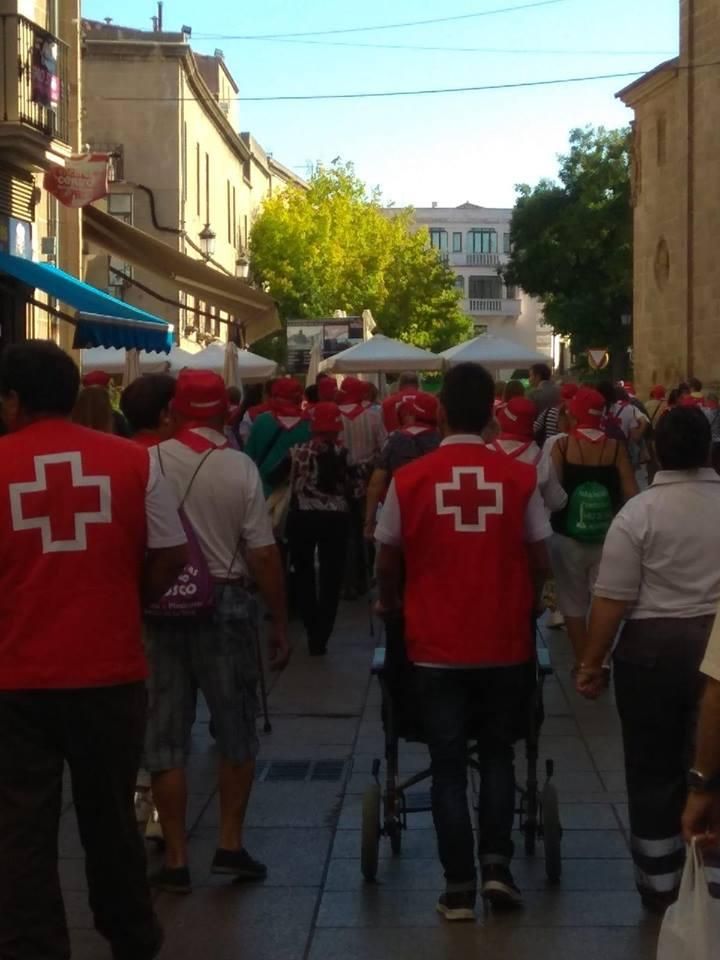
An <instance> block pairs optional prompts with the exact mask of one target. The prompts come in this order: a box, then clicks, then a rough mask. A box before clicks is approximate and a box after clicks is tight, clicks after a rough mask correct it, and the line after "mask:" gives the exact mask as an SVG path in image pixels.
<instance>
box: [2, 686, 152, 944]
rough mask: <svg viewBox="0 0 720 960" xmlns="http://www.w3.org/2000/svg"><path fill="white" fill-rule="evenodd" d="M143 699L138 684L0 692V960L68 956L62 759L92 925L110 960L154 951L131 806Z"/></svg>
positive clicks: (140, 848) (142, 725)
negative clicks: (61, 873) (61, 872)
mask: <svg viewBox="0 0 720 960" xmlns="http://www.w3.org/2000/svg"><path fill="white" fill-rule="evenodd" d="M145 702H146V694H145V687H144V684H142V683H136V684H128V685H124V686H117V687H102V688H92V689H83V690H38V691H20V692H8V691H4V692H0V960H67V958H68V957H70V942H69V938H68V931H67V925H66V920H65V910H64V907H63V900H62V894H61V890H60V881H59V877H58V826H59V820H60V810H61V805H62V781H63V767H64V764H65V763H67V766H68V768H69V772H70V778H71V782H72V792H73V800H74V803H75V811H76V814H77V821H78V827H79V831H80V839H81V841H82V845H83V848H84V850H85V870H86V875H87V883H88V890H89V901H90V908H91V910H92V912H93V915H94V918H95V926H96V928H97V930H98V932H99V933H100V934H102V936H104V937H105V938H106V939H107V940H109V941H110V944H111V946H112V951H113V957H114V958H115V960H146V958H147V960H149V958H151V957H154V956H155V955H156V954H157V953H158V951H159V949H160V944H161V940H162V935H161V931H160V928H159V926H158V923H157V921H156V919H155V915H154V912H153V907H152V902H151V899H150V892H149V888H148V885H147V880H146V874H145V870H146V866H145V850H144V846H143V843H142V840H141V838H140V835H139V833H138V830H137V826H136V824H135V811H134V807H133V792H134V789H135V778H136V775H137V770H138V767H139V763H140V754H141V750H142V744H143V735H144V729H145Z"/></svg>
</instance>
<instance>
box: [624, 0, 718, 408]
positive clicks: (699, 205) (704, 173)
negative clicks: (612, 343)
mask: <svg viewBox="0 0 720 960" xmlns="http://www.w3.org/2000/svg"><path fill="white" fill-rule="evenodd" d="M618 96H619V97H620V99H622V101H623V102H624V103H626V104H627V105H628V106H629V107H631V108H632V109H633V110H634V112H635V121H634V156H633V201H634V207H635V216H634V222H635V241H634V258H635V262H634V288H635V289H634V309H633V323H634V337H633V339H634V346H633V359H634V365H635V379H636V381H637V383H638V385H639V389H640V390H641V392H642V391H646V390H648V389H649V387H650V386H651V385H652V384H653V383H664V384H667V385H670V384H673V383H676V382H677V381H678V380H680V379H682V378H683V377H685V376H689V375H695V376H698V377H700V379H701V380H703V381H705V382H708V383H712V382H718V381H720V324H719V323H718V321H719V320H720V316H719V314H720V270H718V266H717V258H718V249H719V248H720V176H718V170H719V169H720V123H718V104H719V103H720V3H718V0H681V3H680V55H679V57H677V58H675V59H673V60H670V61H667V62H666V63H663V64H661V65H660V66H658V67H657V68H656V69H655V70H652V71H651V72H650V73H648V74H646V75H645V76H644V77H641V78H640V79H639V80H638V81H636V82H635V83H633V84H631V85H630V86H628V87H626V88H625V89H624V90H622V91H621V92H620V93H619V94H618Z"/></svg>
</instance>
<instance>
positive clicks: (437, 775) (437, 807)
mask: <svg viewBox="0 0 720 960" xmlns="http://www.w3.org/2000/svg"><path fill="white" fill-rule="evenodd" d="M415 675H416V684H417V687H416V689H417V694H418V709H419V712H420V718H421V723H422V728H423V733H424V739H425V740H426V741H427V744H428V748H429V750H430V761H431V769H432V808H433V821H434V823H435V831H436V833H437V838H438V850H439V854H440V861H441V863H442V865H443V868H444V870H445V879H446V880H447V883H448V888H449V889H455V890H464V889H465V890H466V889H473V890H474V889H475V885H476V873H475V855H474V851H473V832H472V822H471V819H470V810H469V807H468V798H467V757H468V739H469V738H470V737H472V738H473V739H475V738H477V741H478V761H479V764H480V778H481V791H480V807H479V812H478V854H479V857H480V863H481V865H489V864H492V863H503V864H507V863H509V862H510V860H511V859H512V855H513V843H512V828H513V822H514V818H515V770H514V746H513V745H514V743H515V740H516V739H517V738H518V732H519V729H521V728H522V726H523V720H524V718H526V717H527V711H528V709H529V703H530V697H531V695H532V690H533V682H534V675H535V671H534V665H533V664H532V663H530V664H522V665H519V666H512V667H491V668H487V669H481V670H443V669H438V668H435V667H416V668H415Z"/></svg>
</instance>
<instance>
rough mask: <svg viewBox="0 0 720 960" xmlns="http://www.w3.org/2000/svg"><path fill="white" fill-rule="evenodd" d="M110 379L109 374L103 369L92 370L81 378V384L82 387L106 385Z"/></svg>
mask: <svg viewBox="0 0 720 960" xmlns="http://www.w3.org/2000/svg"><path fill="white" fill-rule="evenodd" d="M111 380H112V377H111V376H110V374H109V373H106V372H105V371H104V370H92V371H91V372H90V373H86V374H85V376H84V377H83V378H82V385H83V386H84V387H107V386H109V385H110V381H111Z"/></svg>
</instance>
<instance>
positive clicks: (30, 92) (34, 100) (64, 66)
mask: <svg viewBox="0 0 720 960" xmlns="http://www.w3.org/2000/svg"><path fill="white" fill-rule="evenodd" d="M68 61H69V48H68V46H67V44H65V43H63V42H62V41H61V40H58V38H57V37H54V36H53V35H52V34H51V33H48V32H47V30H43V29H42V28H41V27H39V26H37V25H36V24H34V23H32V21H30V20H28V19H26V18H25V17H22V16H19V15H18V14H0V110H1V111H2V112H1V113H0V120H1V121H2V124H21V125H22V126H24V127H31V128H32V129H33V130H35V131H37V132H38V133H41V134H43V135H44V136H45V137H47V138H48V139H49V140H57V141H60V142H61V143H64V144H69V142H70V141H69V110H68V98H69V82H68V81H69V77H68Z"/></svg>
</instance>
